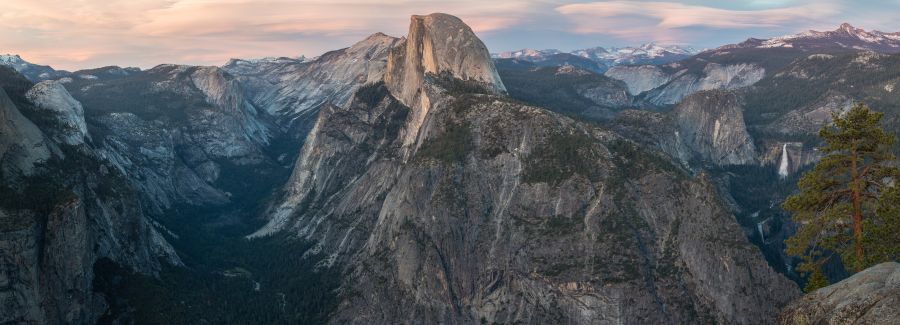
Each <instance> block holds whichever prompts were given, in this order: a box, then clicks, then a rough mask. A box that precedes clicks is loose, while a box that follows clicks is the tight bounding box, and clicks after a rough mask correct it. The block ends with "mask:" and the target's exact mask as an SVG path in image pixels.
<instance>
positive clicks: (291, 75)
mask: <svg viewBox="0 0 900 325" xmlns="http://www.w3.org/2000/svg"><path fill="white" fill-rule="evenodd" d="M399 42H400V40H399V39H397V38H394V37H390V36H387V35H384V34H381V33H377V34H373V35H372V36H369V37H368V38H366V39H365V40H362V41H360V42H359V43H356V44H354V45H353V46H351V47H349V48H346V49H341V50H337V51H332V52H328V53H326V54H324V55H322V56H321V57H319V58H316V59H315V60H312V61H306V60H297V59H289V58H279V59H271V60H257V61H248V60H231V61H230V62H228V64H226V65H225V66H224V67H223V69H224V70H226V71H228V72H229V73H230V74H232V75H234V76H236V77H237V79H238V80H239V81H240V82H241V84H242V85H243V87H244V90H245V92H246V94H247V98H248V99H249V100H250V101H251V102H252V103H253V104H254V105H255V106H256V107H259V108H261V109H262V110H264V111H266V112H267V113H268V114H269V115H272V116H274V117H276V122H277V123H278V124H279V125H281V126H283V127H285V128H287V129H288V130H289V132H290V133H291V134H292V135H294V136H295V137H296V138H298V139H300V140H302V139H303V137H305V136H306V133H308V129H309V128H310V127H311V125H312V122H314V120H315V117H316V114H317V113H318V111H319V109H320V108H321V107H324V106H327V105H338V106H346V105H347V104H348V103H349V101H350V97H351V96H352V95H353V93H354V92H355V91H356V90H357V89H358V88H359V87H360V86H362V85H364V84H367V83H372V82H375V81H378V80H381V79H382V75H383V73H384V66H385V65H386V64H387V55H388V52H389V50H390V49H391V48H393V47H394V46H396V45H397V44H398V43H399Z"/></svg>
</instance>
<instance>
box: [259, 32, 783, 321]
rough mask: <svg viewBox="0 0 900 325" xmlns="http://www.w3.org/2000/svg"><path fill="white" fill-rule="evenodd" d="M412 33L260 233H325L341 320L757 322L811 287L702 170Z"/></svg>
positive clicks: (323, 122)
mask: <svg viewBox="0 0 900 325" xmlns="http://www.w3.org/2000/svg"><path fill="white" fill-rule="evenodd" d="M428 17H432V18H430V19H439V20H447V21H449V22H455V21H458V20H456V19H455V18H453V19H452V20H450V19H449V18H447V17H444V16H443V15H441V16H435V15H431V16H428ZM427 19H429V18H427V17H426V18H423V17H420V16H416V17H413V24H412V27H411V32H410V33H411V35H412V34H415V33H420V32H422V30H421V29H422V27H423V26H426V27H427V26H429V24H432V25H430V26H435V24H436V23H426V22H425V21H427ZM455 24H456V23H453V24H449V25H448V26H450V27H451V29H450V31H451V32H455V31H459V30H460V29H459V27H458V26H457V25H455ZM429 28H432V27H429ZM467 30H468V29H467V28H466V29H462V31H467ZM429 33H433V34H436V35H445V33H447V31H443V32H440V31H435V32H427V28H426V33H425V35H427V34H429ZM419 35H422V34H419ZM460 38H462V39H466V38H474V35H457V34H454V35H453V38H452V39H453V40H458V39H460ZM416 39H424V38H419V37H410V38H409V40H408V42H409V43H407V46H410V45H409V44H416ZM448 39H450V37H441V38H435V39H433V41H435V42H436V41H438V40H448ZM468 44H480V42H478V43H474V42H468ZM426 47H427V46H422V47H421V48H426ZM414 48H420V47H419V46H414ZM432 48H445V47H441V46H436V45H435V46H433V47H432ZM479 48H480V47H478V46H475V47H473V48H464V47H463V48H456V49H453V50H451V52H452V53H457V54H458V55H461V54H460V53H467V54H465V56H467V57H471V56H472V55H473V53H480V52H481V50H480V49H479ZM400 49H402V51H401V52H399V53H398V52H394V53H397V54H396V55H398V56H395V54H394V53H392V55H391V57H392V59H393V58H397V59H400V58H402V60H398V61H394V60H390V61H389V62H396V64H403V65H405V66H407V64H408V66H409V67H414V68H416V69H419V68H422V70H416V71H419V73H421V74H422V75H410V74H408V73H407V72H406V71H408V70H405V68H400V67H397V66H394V65H392V64H393V63H389V64H388V71H394V72H398V73H388V74H387V75H386V76H385V79H386V80H387V79H390V78H394V79H391V82H392V83H393V85H388V82H387V81H386V82H385V84H381V83H377V84H373V85H369V86H365V87H362V88H360V90H358V91H357V92H356V93H355V95H354V97H353V100H352V101H351V103H350V105H348V106H347V107H336V106H332V107H329V108H327V109H325V110H322V111H321V113H320V115H319V119H318V120H317V122H316V124H315V125H314V127H313V131H312V133H311V134H310V135H309V136H308V137H307V138H306V141H305V143H304V147H303V150H302V152H301V154H300V157H299V158H298V160H297V165H296V166H295V169H294V174H293V176H292V178H291V180H290V182H289V183H288V184H287V185H286V186H285V189H284V196H283V197H281V198H279V199H277V200H276V201H275V202H273V204H272V207H271V209H270V210H269V217H270V221H269V223H268V224H267V225H266V227H264V228H262V229H260V230H259V231H258V232H256V233H255V234H254V236H265V235H271V234H273V233H278V232H285V233H288V234H292V235H294V236H297V237H300V238H303V239H306V240H310V241H313V242H315V243H316V246H315V248H314V249H313V250H312V251H311V253H312V254H321V255H323V256H327V258H326V259H324V260H323V261H322V262H321V263H320V264H319V265H318V267H319V268H320V269H321V271H322V272H339V273H341V274H343V275H344V278H345V281H344V282H343V283H342V288H341V292H343V293H345V294H343V295H342V296H341V302H340V304H339V306H338V309H337V311H336V312H335V313H334V314H333V318H332V319H331V322H332V323H336V324H343V323H358V324H363V323H364V324H387V323H401V322H402V323H478V322H487V323H492V322H497V323H535V324H537V323H574V324H590V323H597V322H601V323H617V322H624V323H665V322H673V323H703V322H719V323H747V324H750V323H765V322H771V321H772V320H773V317H774V315H775V313H776V311H777V310H778V309H779V308H780V307H781V306H783V305H784V304H786V303H787V301H788V300H790V299H791V298H792V297H795V296H797V295H798V293H799V292H798V290H797V288H796V286H794V285H793V284H792V283H790V282H789V281H788V280H787V279H785V278H784V277H782V276H780V275H778V274H777V273H775V272H774V271H772V270H771V268H769V267H768V265H766V263H765V262H764V261H763V259H762V257H761V255H760V254H759V251H758V250H757V249H756V248H755V247H753V246H752V245H750V244H749V243H748V242H747V241H746V239H745V237H744V236H743V234H742V233H741V231H740V229H739V227H738V226H737V224H736V223H735V221H734V218H733V216H731V215H730V214H729V213H728V212H727V211H726V210H725V208H724V207H723V206H722V204H721V203H720V201H719V199H718V198H717V196H716V195H715V190H714V189H713V188H712V186H711V185H710V184H709V182H708V181H707V180H706V179H705V177H703V176H700V177H698V178H694V177H692V176H690V175H688V174H687V173H686V172H685V171H684V170H682V169H680V168H678V167H676V166H674V165H672V164H671V163H670V162H669V161H668V160H667V159H666V158H664V156H662V155H660V154H658V153H656V152H654V151H650V150H647V149H645V148H643V147H641V146H639V145H637V144H634V143H632V142H630V141H628V140H625V139H623V138H622V137H621V136H619V135H617V134H616V133H614V132H611V131H608V130H605V129H601V128H598V127H596V126H593V125H590V124H586V123H580V122H576V121H574V120H572V119H570V118H566V117H563V116H561V115H558V114H555V113H552V112H549V111H547V110H545V109H541V108H537V107H530V106H527V105H522V104H520V103H517V102H514V101H512V100H510V99H509V98H508V97H504V96H502V95H498V92H497V90H498V87H499V84H494V87H491V86H490V84H489V83H486V82H485V80H484V79H478V78H468V80H464V78H463V76H464V74H462V73H460V74H459V75H454V74H453V73H454V70H452V69H451V70H449V71H448V70H443V71H440V70H435V71H434V72H435V73H436V74H438V75H432V74H425V70H424V67H425V66H427V65H428V64H425V63H423V62H408V58H409V56H406V55H407V54H409V53H410V52H409V50H408V49H409V48H404V47H400ZM417 53H419V52H413V53H412V54H413V55H418V54H417ZM484 53H485V54H486V51H485V52H484ZM444 54H445V53H443V52H440V51H438V52H434V54H433V55H434V56H435V57H434V58H433V59H424V58H426V57H427V56H420V58H423V60H434V62H439V61H445V60H446V59H442V58H441V56H442V55H444ZM392 69H393V70H392ZM445 71H446V72H449V73H447V74H444V76H443V77H441V76H440V75H439V74H441V73H443V72H445ZM448 75H449V76H448ZM482 75H483V76H490V75H493V73H484V74H482ZM388 76H391V77H388ZM469 76H471V74H469ZM447 77H449V78H447ZM397 78H400V79H397ZM398 87H400V88H398ZM406 87H413V88H414V90H410V89H407V88H406ZM404 96H409V97H406V99H403V98H404ZM407 103H409V105H407ZM409 139H414V140H413V141H410V140H409ZM411 144H414V145H411ZM673 188H676V189H679V190H676V191H672V190H671V189H673Z"/></svg>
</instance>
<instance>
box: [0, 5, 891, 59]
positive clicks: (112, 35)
mask: <svg viewBox="0 0 900 325" xmlns="http://www.w3.org/2000/svg"><path fill="white" fill-rule="evenodd" d="M0 2H2V5H0V30H3V37H0V53H18V54H21V55H22V56H23V57H24V58H25V59H27V60H30V61H32V62H35V63H41V64H49V65H52V66H54V67H58V68H64V69H81V68H90V67H97V66H104V65H113V64H115V65H122V66H140V67H143V68H147V67H152V66H154V65H156V64H160V63H183V64H203V65H218V64H222V63H224V62H225V61H226V60H228V59H229V58H232V57H241V58H254V57H265V56H298V55H301V54H302V55H307V56H315V55H318V54H321V53H324V52H326V51H329V50H334V49H339V48H342V47H347V46H350V45H352V44H353V43H355V42H356V41H359V40H361V39H363V38H365V37H366V36H368V35H370V34H372V33H375V32H384V33H386V34H389V35H393V36H403V35H404V34H406V29H407V28H408V26H409V15H412V14H427V13H431V12H446V13H450V14H453V15H456V16H458V17H460V18H461V19H463V20H464V21H465V22H466V23H467V24H469V25H470V26H471V27H472V29H474V30H475V32H476V33H477V34H478V35H479V37H481V38H482V39H483V40H485V43H486V44H487V45H488V46H489V47H490V48H491V49H492V50H494V51H503V50H512V49H516V48H520V47H534V48H545V47H557V48H562V49H576V48H585V47H591V46H598V45H601V46H610V45H635V44H637V43H641V42H646V41H664V42H669V43H688V44H694V45H698V46H717V45H721V44H725V43H729V42H735V41H740V40H743V39H745V38H747V37H750V36H753V37H770V36H776V35H782V34H786V33H793V32H797V31H802V30H805V29H809V28H816V29H826V28H828V29H833V28H834V27H836V26H837V25H838V24H840V23H841V22H843V21H850V22H853V23H855V24H858V25H860V27H866V28H871V29H874V28H878V29H881V30H886V31H894V30H898V29H900V25H898V24H900V23H898V22H897V20H896V17H895V16H896V14H895V13H896V12H897V11H898V10H900V5H898V3H900V0H872V1H864V2H863V1H850V0H819V1H815V2H812V1H801V0H747V1H721V0H685V1H681V2H676V1H674V0H673V1H669V0H652V1H597V0H595V1H593V2H582V1H576V0H573V1H567V0H78V1H72V0H0Z"/></svg>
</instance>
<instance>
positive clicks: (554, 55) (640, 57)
mask: <svg viewBox="0 0 900 325" xmlns="http://www.w3.org/2000/svg"><path fill="white" fill-rule="evenodd" d="M698 52H699V51H697V50H695V49H694V48H691V47H683V46H679V45H660V44H657V43H646V44H643V45H640V46H637V47H633V46H626V47H609V48H605V47H600V46H598V47H592V48H587V49H581V50H574V51H572V52H568V53H566V52H563V51H560V50H556V49H546V50H535V49H528V48H525V49H521V50H517V51H507V52H500V53H494V54H491V56H492V57H493V58H495V59H518V60H525V61H531V62H543V61H548V60H553V59H558V58H559V57H560V55H564V56H569V55H570V56H574V57H578V58H582V59H587V60H590V61H593V62H597V63H600V64H602V65H603V66H604V67H606V68H609V67H612V66H616V65H620V64H665V63H669V62H674V61H678V60H682V59H685V58H687V57H690V56H692V55H694V54H696V53H698Z"/></svg>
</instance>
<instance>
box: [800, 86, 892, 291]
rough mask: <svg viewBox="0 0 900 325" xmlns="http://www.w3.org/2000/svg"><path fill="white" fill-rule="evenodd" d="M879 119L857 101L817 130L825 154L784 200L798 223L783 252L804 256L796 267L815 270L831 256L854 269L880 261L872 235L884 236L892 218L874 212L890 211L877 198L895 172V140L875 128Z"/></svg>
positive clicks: (806, 271) (874, 113)
mask: <svg viewBox="0 0 900 325" xmlns="http://www.w3.org/2000/svg"><path fill="white" fill-rule="evenodd" d="M881 117H882V113H878V112H873V111H870V110H869V108H868V107H866V105H865V104H861V103H859V104H856V105H854V106H853V108H851V109H850V111H848V112H846V113H845V114H837V113H835V114H833V115H832V119H833V123H832V125H828V126H825V127H823V128H822V129H821V130H820V131H819V136H820V137H821V138H822V139H823V140H824V141H825V145H824V146H823V147H822V148H820V151H821V152H822V154H824V157H823V158H822V160H821V161H819V163H818V164H817V165H816V166H815V168H814V169H813V170H812V171H810V172H808V173H806V174H805V175H803V177H802V178H801V179H800V182H799V183H798V187H799V188H800V192H799V193H798V194H795V195H792V196H791V197H789V198H788V199H787V201H785V203H784V208H785V210H787V211H788V212H791V213H792V214H793V220H794V221H795V222H796V223H797V224H798V225H799V229H798V230H797V233H796V234H795V235H794V236H793V237H791V238H788V239H787V240H786V241H785V243H786V244H787V249H786V251H787V253H788V254H790V255H794V256H801V257H802V258H803V263H801V264H800V265H799V266H798V268H797V269H798V270H799V271H801V272H805V273H810V272H815V271H816V270H818V269H819V267H820V266H821V265H822V264H823V263H825V262H826V261H828V260H829V259H831V258H832V256H834V255H835V254H837V255H838V256H839V257H840V259H841V262H842V263H843V264H844V266H845V267H846V268H847V269H848V271H853V272H859V271H861V270H863V269H864V268H865V267H866V266H868V265H871V264H873V263H877V262H880V261H884V260H882V258H883V256H884V255H883V254H881V253H879V252H878V247H877V246H878V244H877V242H879V241H880V240H881V239H882V238H878V237H877V236H884V234H882V233H881V232H880V230H879V229H882V228H881V227H884V226H885V223H891V225H890V226H896V225H895V224H893V223H895V222H896V219H893V220H894V221H891V219H890V218H889V216H888V214H882V215H879V213H878V211H877V210H879V206H882V208H881V210H885V212H886V213H889V212H890V211H894V210H890V207H889V206H888V205H886V204H883V203H882V202H880V201H883V200H881V197H882V193H886V191H889V190H891V189H892V188H893V187H894V184H896V179H897V175H898V174H900V173H898V169H897V167H894V166H892V165H891V163H893V162H894V160H895V157H894V155H893V154H892V153H891V151H890V146H891V144H893V141H894V138H893V137H892V136H891V135H890V134H888V133H886V132H884V130H882V129H881V128H880V127H879V122H880V120H881ZM866 246H870V247H869V250H870V251H871V252H870V253H871V254H870V255H869V256H867V247H866ZM875 257H878V258H877V259H876V258H875Z"/></svg>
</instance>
